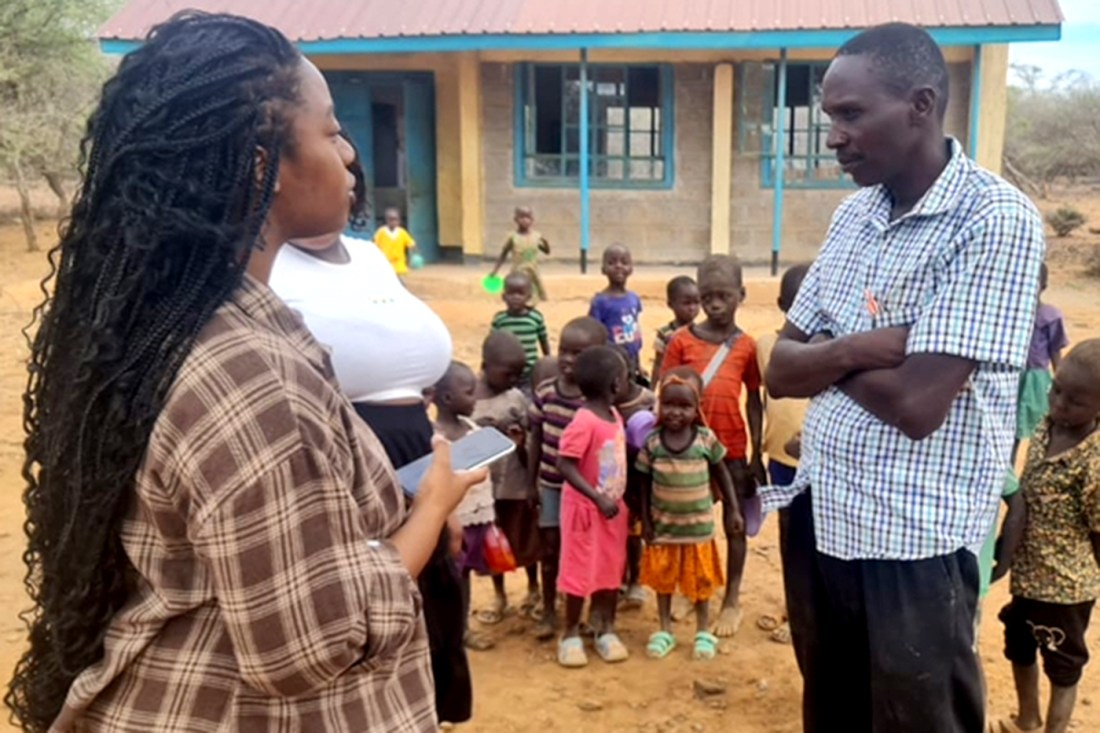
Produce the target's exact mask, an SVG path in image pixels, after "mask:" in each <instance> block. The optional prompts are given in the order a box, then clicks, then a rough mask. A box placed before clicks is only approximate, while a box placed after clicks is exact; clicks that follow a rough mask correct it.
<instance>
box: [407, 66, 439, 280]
mask: <svg viewBox="0 0 1100 733" xmlns="http://www.w3.org/2000/svg"><path fill="white" fill-rule="evenodd" d="M403 86H404V91H405V150H406V151H407V154H406V160H405V165H406V171H405V173H406V183H405V186H406V189H407V193H406V195H407V201H408V215H407V216H408V228H409V234H411V235H412V237H413V239H415V240H416V247H417V249H418V250H419V251H420V254H422V255H423V256H424V259H425V260H427V261H428V262H435V261H436V260H438V259H439V220H438V214H437V210H436V200H435V87H434V84H433V80H432V77H431V75H430V74H424V75H417V77H415V78H410V79H406V80H405V82H404V85H403Z"/></svg>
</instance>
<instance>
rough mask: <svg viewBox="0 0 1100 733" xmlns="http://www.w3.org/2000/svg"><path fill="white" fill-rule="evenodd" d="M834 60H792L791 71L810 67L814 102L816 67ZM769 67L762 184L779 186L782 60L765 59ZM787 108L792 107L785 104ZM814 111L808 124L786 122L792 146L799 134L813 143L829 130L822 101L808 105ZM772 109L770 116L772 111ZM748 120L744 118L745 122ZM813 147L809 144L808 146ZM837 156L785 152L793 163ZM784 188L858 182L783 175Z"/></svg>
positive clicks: (844, 178)
mask: <svg viewBox="0 0 1100 733" xmlns="http://www.w3.org/2000/svg"><path fill="white" fill-rule="evenodd" d="M829 63H830V61H827V60H823V61H788V62H787V70H788V72H789V71H790V68H791V67H792V66H805V67H809V72H808V73H807V75H806V77H807V83H808V84H810V85H811V86H810V88H809V89H808V90H807V95H808V98H809V99H810V100H811V101H812V100H813V99H814V88H813V79H814V69H815V67H817V68H827V67H828V66H829ZM764 66H765V69H767V67H771V71H770V73H765V75H764V78H765V83H764V89H763V100H762V102H761V121H760V142H761V150H760V187H761V188H763V189H774V188H775V178H776V171H775V158H776V155H775V124H774V119H775V110H777V109H780V108H779V107H778V106H777V104H776V103H777V102H778V100H777V99H776V93H777V89H776V87H777V83H776V82H777V80H778V74H779V61H778V60H774V61H766V62H764ZM787 81H788V84H789V83H790V77H789V75H788V79H787ZM783 109H790V108H788V107H784V108H783ZM808 109H809V111H810V119H809V121H808V123H807V126H806V127H797V128H796V127H792V126H790V125H784V128H783V133H784V135H785V136H786V137H787V140H788V147H789V145H790V140H791V138H792V136H793V135H794V134H795V133H804V134H807V135H809V139H808V142H810V143H812V142H813V141H815V140H819V139H820V138H819V137H818V135H816V134H815V133H820V131H821V130H823V129H824V130H826V131H827V129H828V126H829V122H828V119H827V117H826V116H825V113H824V112H822V111H821V105H820V104H810V105H809V106H808ZM769 111H771V116H770V118H769V115H768V112H769ZM742 123H744V120H743V121H742ZM807 147H809V145H808V146H807ZM826 156H828V157H833V156H834V154H833V152H832V151H830V150H829V149H828V148H824V149H823V150H818V151H816V152H813V153H806V154H792V153H790V152H788V153H786V154H785V155H784V160H785V161H786V162H787V163H789V162H790V161H791V160H805V161H814V160H821V159H822V158H823V157H826ZM783 187H784V188H790V189H796V190H813V189H840V190H848V189H855V188H857V186H856V184H855V182H854V181H853V180H852V179H851V178H850V177H849V176H847V175H844V174H843V173H842V174H841V176H840V177H839V178H826V179H816V178H815V179H812V180H806V179H805V178H791V177H788V176H784V177H783Z"/></svg>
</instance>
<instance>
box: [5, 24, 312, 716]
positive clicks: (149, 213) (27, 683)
mask: <svg viewBox="0 0 1100 733" xmlns="http://www.w3.org/2000/svg"><path fill="white" fill-rule="evenodd" d="M300 63H301V56H300V54H299V53H298V51H297V50H296V49H295V48H294V47H293V46H292V45H291V44H290V43H289V42H288V41H287V39H286V38H285V37H284V36H283V35H281V34H280V33H278V32H277V31H275V30H273V29H271V28H268V27H266V26H263V25H261V24H259V23H256V22H254V21H251V20H247V19H244V18H240V17H235V16H227V15H209V14H203V13H196V12H185V13H182V14H180V15H177V16H175V17H173V18H172V19H171V20H169V21H168V22H166V23H164V24H162V25H160V26H158V27H157V28H154V29H153V30H152V32H151V33H150V34H149V36H148V38H147V39H146V42H145V43H144V44H143V45H142V46H141V47H140V48H138V49H137V50H135V51H134V52H133V53H131V54H129V55H128V56H126V57H125V58H124V59H123V60H122V62H121V64H120V66H119V68H118V72H117V73H116V74H115V76H114V77H113V78H112V79H111V80H109V81H108V82H107V83H106V84H105V85H104V87H103V91H102V97H101V99H100V103H99V106H98V108H97V110H96V111H95V112H94V113H93V115H92V116H91V118H90V120H89V122H88V127H87V130H86V133H85V137H84V140H83V141H82V143H81V166H82V171H83V184H82V186H81V189H80V191H79V193H78V194H77V196H76V200H75V202H74V205H73V209H72V213H71V216H70V217H69V219H68V220H67V221H65V222H64V223H63V224H62V227H61V240H60V244H59V245H58V246H57V248H56V249H54V250H53V252H51V255H50V262H51V267H52V269H53V272H52V273H51V276H50V278H48V279H47V281H46V282H45V283H44V284H43V292H44V293H45V294H46V299H45V302H44V303H43V304H42V305H41V306H39V307H38V308H37V309H36V311H35V317H34V322H33V323H32V328H33V327H35V326H36V327H37V332H36V335H35V336H34V337H33V339H32V341H31V358H30V363H29V368H28V371H29V377H28V384H27V391H26V394H25V395H24V412H23V422H24V428H25V430H26V434H27V437H26V462H25V464H24V466H23V477H24V479H25V481H26V492H25V495H24V501H25V503H26V507H27V521H26V526H25V529H26V533H27V539H28V543H27V549H26V552H25V556H24V559H25V562H26V564H27V576H26V587H27V591H28V593H29V594H30V596H31V599H32V601H33V602H34V607H33V608H32V609H31V610H30V611H28V612H27V614H26V615H25V617H24V618H25V621H26V622H27V624H28V627H29V631H30V646H29V648H28V649H27V651H26V653H25V654H24V655H23V657H22V658H21V659H20V661H19V663H18V665H17V666H16V669H15V675H14V678H13V679H12V681H11V684H10V687H9V690H8V693H7V695H6V697H5V702H6V703H7V704H8V706H9V707H10V708H11V709H12V711H13V712H14V717H15V718H16V719H17V721H18V722H19V724H20V725H21V726H22V727H23V728H24V729H25V730H28V731H32V733H33V732H37V731H45V730H47V729H48V727H49V726H50V724H51V723H52V722H53V720H54V718H55V717H56V716H57V714H58V712H59V711H60V709H61V707H62V704H63V702H64V699H65V696H66V694H67V692H68V689H69V687H70V685H71V684H72V682H73V680H74V678H75V677H76V676H77V675H78V674H79V673H80V672H81V671H82V670H84V669H85V668H87V667H88V666H90V665H92V664H94V663H95V662H96V661H98V660H99V659H101V658H102V656H103V639H104V635H105V632H106V629H107V626H108V623H109V622H110V620H111V618H112V617H113V616H114V615H115V613H116V612H117V611H118V610H119V608H120V607H121V606H122V605H123V604H124V603H125V601H126V599H127V597H128V595H129V592H130V590H131V584H132V580H133V576H132V572H133V571H132V566H131V565H130V563H129V561H128V559H127V557H126V555H125V552H124V550H123V547H122V543H121V540H120V536H119V534H120V524H121V521H122V518H123V517H124V516H125V514H126V511H127V508H128V505H129V500H130V498H131V496H132V493H133V486H134V479H135V475H136V473H137V471H138V469H139V467H140V465H141V462H142V459H143V457H144V454H145V450H146V446H147V444H148V441H149V435H150V432H151V431H152V428H153V425H154V423H155V421H156V419H157V416H158V414H159V412H160V410H161V408H162V407H163V404H164V400H165V397H166V394H167V391H168V389H169V387H170V386H171V384H172V382H173V380H174V378H175V376H176V373H177V371H178V370H179V368H180V365H181V363H182V361H183V359H184V358H185V357H186V355H187V353H188V351H189V350H190V348H191V345H192V343H193V342H194V339H195V336H196V334H197V333H198V332H199V330H200V329H201V328H202V327H203V326H204V325H205V324H206V323H207V322H208V321H209V319H210V317H211V315H212V314H213V312H214V311H215V309H217V308H218V307H219V306H220V305H221V304H222V303H223V302H224V301H225V300H226V299H227V297H228V296H229V295H230V294H231V293H232V292H233V290H234V289H235V288H236V287H237V286H238V284H239V283H240V281H241V279H242V277H243V274H244V271H245V268H246V266H247V263H248V257H249V253H250V251H251V250H252V248H253V247H254V246H262V243H261V228H262V226H263V222H264V220H265V219H266V217H267V215H268V211H269V209H270V207H271V204H272V199H273V197H274V190H275V180H276V176H277V174H278V170H279V158H280V155H284V156H293V154H294V150H293V135H292V129H291V128H292V122H293V120H292V115H293V109H294V106H295V104H296V102H297V101H298V92H299V89H298V80H299V73H300V71H299V70H300ZM260 151H262V154H261V152H260ZM258 160H263V161H264V162H263V164H262V165H260V164H258V163H257V161H258ZM50 279H52V280H53V288H52V289H53V293H52V295H50V293H49V289H48V287H47V283H48V282H49V280H50Z"/></svg>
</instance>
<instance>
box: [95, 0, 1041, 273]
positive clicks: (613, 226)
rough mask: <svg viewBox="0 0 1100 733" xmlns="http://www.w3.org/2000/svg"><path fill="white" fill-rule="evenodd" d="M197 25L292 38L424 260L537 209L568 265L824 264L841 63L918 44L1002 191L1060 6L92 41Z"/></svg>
mask: <svg viewBox="0 0 1100 733" xmlns="http://www.w3.org/2000/svg"><path fill="white" fill-rule="evenodd" d="M184 8H200V9H206V10H211V11H225V12H232V13H237V14H241V15H247V16H251V17H254V18H256V19H258V20H260V21H263V22H265V23H268V24H270V25H273V26H275V27H277V28H279V29H280V30H282V31H283V32H284V33H285V34H287V36H288V37H290V38H291V39H292V40H294V41H295V42H296V43H297V44H298V45H299V46H300V48H301V49H302V51H303V52H304V53H305V54H306V55H307V56H308V57H309V58H310V59H312V60H313V61H314V63H316V64H317V66H318V67H319V68H321V69H322V70H323V71H324V72H325V74H326V76H327V77H328V79H329V81H330V85H331V88H332V93H333V96H334V99H335V103H336V108H337V115H338V116H339V117H340V119H341V121H342V123H343V124H344V126H345V127H346V128H347V129H348V130H349V131H350V132H351V133H352V135H353V136H354V138H355V140H356V142H357V144H358V146H359V148H360V150H361V152H362V154H363V157H364V159H365V163H366V166H365V167H366V169H367V170H368V175H369V176H370V177H371V178H372V180H371V181H370V183H371V190H372V192H373V203H374V210H375V212H376V213H377V214H378V215H379V216H380V215H381V212H382V209H384V208H385V207H387V206H397V207H399V208H400V209H401V210H402V211H403V212H404V216H405V217H406V220H407V222H408V227H409V229H410V231H411V233H412V234H413V236H414V237H415V238H416V240H417V242H418V243H419V246H420V249H421V251H422V252H423V253H424V255H425V256H426V258H427V259H428V260H429V261H431V260H436V259H441V258H446V259H457V258H462V257H465V258H466V259H477V258H481V257H483V256H484V257H489V256H494V255H496V254H497V253H498V252H499V250H500V246H501V244H502V242H503V241H504V238H505V236H506V235H507V233H508V232H509V231H510V230H511V228H512V221H511V220H512V215H513V209H514V207H516V206H517V205H530V206H532V207H533V208H534V210H535V217H536V227H537V228H538V229H539V230H540V231H542V232H543V234H545V235H546V237H547V238H548V239H549V240H550V242H551V244H552V245H553V247H554V254H555V255H556V256H559V257H572V258H577V257H578V256H579V253H580V252H581V251H582V250H587V249H588V248H591V250H592V251H593V252H595V253H596V257H598V253H599V252H600V250H602V248H603V247H604V246H606V245H607V244H610V243H611V242H616V241H617V242H623V243H625V244H627V245H628V246H630V248H631V249H632V251H633V252H634V256H635V259H636V261H645V262H692V261H697V260H699V259H700V258H701V257H703V256H705V255H706V254H708V253H724V252H733V253H735V254H737V255H738V256H739V257H741V258H742V259H743V260H744V261H747V262H753V263H764V262H768V261H772V262H775V261H776V260H778V259H780V258H781V259H782V260H783V261H785V262H792V261H798V260H802V259H807V258H810V257H812V256H813V255H814V254H815V253H816V252H817V249H818V247H819V245H820V243H821V240H822V238H823V236H824V233H825V230H826V227H827V225H828V222H829V218H830V216H831V214H832V211H833V209H834V207H835V206H836V205H837V203H838V202H839V201H840V200H841V199H842V198H843V197H844V196H845V195H847V194H848V193H849V192H850V191H851V190H852V189H853V184H852V183H851V182H850V181H849V180H846V179H845V177H844V176H843V175H842V173H841V172H840V170H839V167H838V166H837V164H836V161H835V159H834V157H833V154H832V153H831V152H830V151H829V150H828V149H827V148H826V147H825V138H826V135H827V133H828V120H827V118H825V117H824V116H823V115H822V113H821V110H820V107H819V101H820V91H819V90H820V83H821V79H822V76H823V74H824V71H825V69H826V67H827V65H828V63H829V60H830V59H831V57H832V55H833V53H834V52H835V50H836V48H837V47H838V46H840V45H841V44H842V43H843V42H844V41H845V40H847V39H848V38H850V37H851V36H852V35H854V34H855V33H857V32H858V31H859V30H860V29H862V28H866V27H869V26H872V25H876V24H879V23H885V22H890V21H906V22H910V23H915V24H917V25H921V26H923V27H925V28H927V29H928V30H929V31H930V32H931V33H932V35H933V36H934V37H935V38H936V39H937V41H938V42H939V43H940V44H941V45H942V46H943V48H944V52H945V54H946V57H947V61H948V65H949V70H950V76H951V79H950V83H951V90H950V99H949V104H948V108H947V130H948V132H949V133H950V134H952V135H954V136H955V137H957V138H958V139H959V140H960V141H961V142H962V143H963V145H964V146H965V147H966V149H967V150H968V151H969V152H970V154H971V155H972V156H973V157H974V158H976V159H977V160H978V161H979V162H980V163H981V164H983V165H984V166H986V167H987V168H990V169H992V170H994V171H999V170H1000V162H1001V151H1002V146H1003V143H1004V134H1005V106H1006V83H1007V73H1008V45H1007V44H1009V43H1017V42H1026V41H1044V40H1056V39H1058V38H1059V36H1060V32H1061V30H1060V24H1061V22H1062V14H1061V11H1060V10H1059V8H1058V5H1057V2H1056V0H936V2H911V1H910V0H876V1H875V2H866V0H772V1H771V2H760V1H759V0H758V1H756V2H750V1H747V0H597V1H595V2H593V1H592V0H310V1H309V2H303V1H302V0H157V1H156V2H152V1H151V0H129V2H128V3H127V4H126V5H125V6H124V7H123V8H122V9H121V10H120V11H119V12H118V13H117V14H116V15H115V16H114V17H113V18H112V19H111V20H110V21H108V22H107V23H106V24H104V26H103V27H102V28H101V30H100V33H99V36H100V43H101V46H102V48H103V49H104V51H105V52H107V53H114V54H119V53H125V52H126V51H128V50H130V49H132V48H134V47H135V46H136V45H137V44H138V43H139V39H141V38H142V37H143V36H144V35H145V33H146V32H147V31H148V29H149V27H150V26H152V25H153V24H155V23H157V22H159V21H162V20H164V19H166V18H167V17H169V16H170V15H171V14H172V13H173V12H176V11H177V10H182V9H184Z"/></svg>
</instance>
